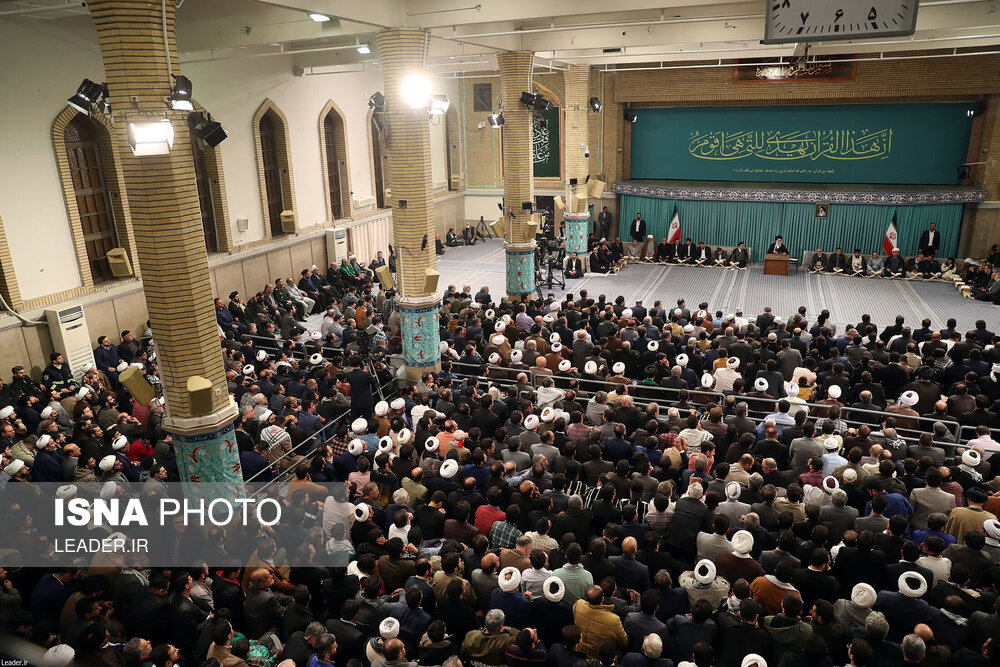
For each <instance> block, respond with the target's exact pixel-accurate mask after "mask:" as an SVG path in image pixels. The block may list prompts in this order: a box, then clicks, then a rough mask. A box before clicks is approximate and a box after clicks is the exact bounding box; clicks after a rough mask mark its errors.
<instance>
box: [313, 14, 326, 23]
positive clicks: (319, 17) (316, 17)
mask: <svg viewBox="0 0 1000 667" xmlns="http://www.w3.org/2000/svg"><path fill="white" fill-rule="evenodd" d="M309 18H311V19H312V20H313V21H315V22H316V23H326V22H327V21H329V20H330V17H329V16H327V15H326V14H320V13H319V12H309Z"/></svg>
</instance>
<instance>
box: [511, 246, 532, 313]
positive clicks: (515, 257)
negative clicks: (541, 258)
mask: <svg viewBox="0 0 1000 667" xmlns="http://www.w3.org/2000/svg"><path fill="white" fill-rule="evenodd" d="M504 252H506V253H507V294H508V296H510V297H512V298H515V299H521V298H524V297H525V296H527V295H529V294H531V293H532V292H534V291H535V242H534V241H531V242H529V243H508V244H507V245H506V246H505V247H504Z"/></svg>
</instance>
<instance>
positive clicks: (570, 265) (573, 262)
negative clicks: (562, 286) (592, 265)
mask: <svg viewBox="0 0 1000 667" xmlns="http://www.w3.org/2000/svg"><path fill="white" fill-rule="evenodd" d="M605 208H607V207H605ZM566 277H567V278H583V262H581V261H580V256H579V255H577V253H575V252H574V253H573V256H572V257H570V258H569V261H568V262H566Z"/></svg>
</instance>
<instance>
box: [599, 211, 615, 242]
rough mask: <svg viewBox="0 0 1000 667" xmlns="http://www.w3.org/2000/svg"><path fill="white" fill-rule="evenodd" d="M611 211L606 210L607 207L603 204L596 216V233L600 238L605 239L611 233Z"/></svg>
mask: <svg viewBox="0 0 1000 667" xmlns="http://www.w3.org/2000/svg"><path fill="white" fill-rule="evenodd" d="M611 220H612V218H611V213H609V212H608V207H607V206H605V207H604V210H602V211H601V212H600V214H599V215H598V216H597V224H598V225H599V227H598V233H599V235H600V238H602V239H606V238H608V236H610V234H611Z"/></svg>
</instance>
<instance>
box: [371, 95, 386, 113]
mask: <svg viewBox="0 0 1000 667" xmlns="http://www.w3.org/2000/svg"><path fill="white" fill-rule="evenodd" d="M368 108H369V109H373V110H375V111H382V110H384V109H385V95H383V94H382V93H381V92H379V91H377V90H376V91H375V92H374V93H372V96H371V97H369V98H368Z"/></svg>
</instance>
